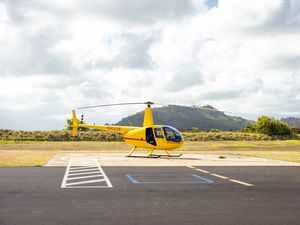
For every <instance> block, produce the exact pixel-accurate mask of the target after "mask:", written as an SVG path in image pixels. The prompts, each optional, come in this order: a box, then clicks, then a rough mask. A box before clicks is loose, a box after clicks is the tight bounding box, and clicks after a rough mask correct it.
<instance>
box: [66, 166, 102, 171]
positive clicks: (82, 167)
mask: <svg viewBox="0 0 300 225" xmlns="http://www.w3.org/2000/svg"><path fill="white" fill-rule="evenodd" d="M92 168H97V167H96V166H94V167H91V166H81V167H79V168H77V167H76V168H74V167H72V168H71V169H70V171H78V170H84V169H92Z"/></svg>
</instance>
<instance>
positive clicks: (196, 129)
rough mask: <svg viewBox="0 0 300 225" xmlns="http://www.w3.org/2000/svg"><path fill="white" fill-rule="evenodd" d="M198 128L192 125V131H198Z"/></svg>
mask: <svg viewBox="0 0 300 225" xmlns="http://www.w3.org/2000/svg"><path fill="white" fill-rule="evenodd" d="M199 131H200V130H199V128H198V127H192V132H193V133H198V132H199Z"/></svg>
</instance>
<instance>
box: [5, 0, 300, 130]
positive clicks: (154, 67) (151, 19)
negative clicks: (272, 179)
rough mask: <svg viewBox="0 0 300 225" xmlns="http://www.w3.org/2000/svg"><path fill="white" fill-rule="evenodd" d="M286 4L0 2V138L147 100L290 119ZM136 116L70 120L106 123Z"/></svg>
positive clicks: (298, 96)
mask: <svg viewBox="0 0 300 225" xmlns="http://www.w3.org/2000/svg"><path fill="white" fill-rule="evenodd" d="M299 69H300V1H298V0H264V1H261V0H252V1H249V0H219V1H217V0H206V1H205V0H176V1H174V0H60V1H52V0H43V1H40V0H0V85H1V87H0V128H5V129H25V130H52V129H63V128H64V126H65V125H66V119H67V118H70V117H71V110H72V109H73V108H77V107H80V106H88V105H97V104H107V103H118V102H144V101H148V100H150V101H153V102H158V103H166V104H180V105H206V104H209V105H212V106H214V107H215V108H218V109H220V110H223V111H227V112H230V113H231V114H232V115H240V116H243V117H245V118H248V119H255V118H256V117H257V116H259V115H262V114H264V115H272V116H275V117H276V116H277V117H286V116H300V113H299V111H300V72H299V71H300V70H299ZM143 108H144V106H141V105H139V106H127V107H124V106H122V107H109V108H99V109H89V110H85V111H79V112H78V113H79V114H81V113H83V114H84V115H85V120H86V121H87V122H96V123H114V122H117V121H119V120H120V119H121V118H122V117H124V116H127V115H130V114H133V113H135V112H137V111H141V110H143Z"/></svg>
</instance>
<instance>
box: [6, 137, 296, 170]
mask: <svg viewBox="0 0 300 225" xmlns="http://www.w3.org/2000/svg"><path fill="white" fill-rule="evenodd" d="M130 149H131V147H130V146H128V145H126V144H125V143H124V142H20V143H15V142H9V141H7V142H3V141H2V142H1V143H0V166H42V165H44V164H45V163H46V162H47V161H48V160H49V159H51V158H52V157H53V156H54V155H55V154H56V153H58V152H63V151H74V152H76V151H78V152H79V151H89V152H91V151H97V152H111V153H118V152H124V153H125V152H129V151H130ZM184 152H186V153H199V154H201V153H217V154H239V155H249V156H256V157H264V158H271V159H279V160H286V161H291V162H299V163H300V141H299V140H285V141H279V140H277V141H204V142H199V141H193V142H186V143H185V147H184Z"/></svg>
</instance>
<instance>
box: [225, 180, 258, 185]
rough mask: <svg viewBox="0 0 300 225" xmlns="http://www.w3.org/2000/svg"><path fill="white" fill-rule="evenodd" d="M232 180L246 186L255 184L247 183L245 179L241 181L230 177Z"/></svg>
mask: <svg viewBox="0 0 300 225" xmlns="http://www.w3.org/2000/svg"><path fill="white" fill-rule="evenodd" d="M230 181H231V182H235V183H238V184H241V185H244V186H254V184H249V183H246V182H243V181H239V180H234V179H230Z"/></svg>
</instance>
